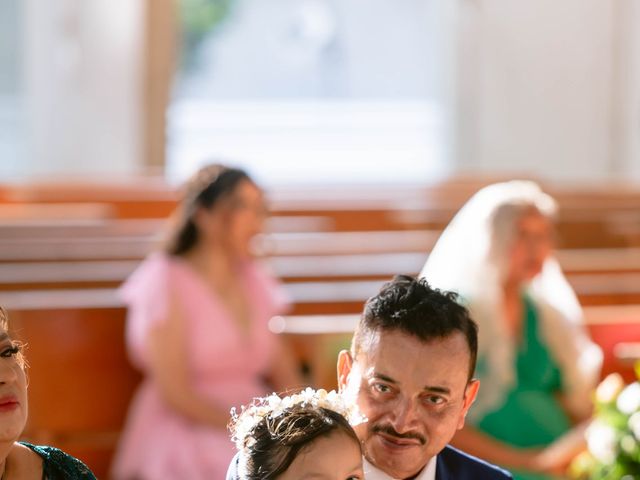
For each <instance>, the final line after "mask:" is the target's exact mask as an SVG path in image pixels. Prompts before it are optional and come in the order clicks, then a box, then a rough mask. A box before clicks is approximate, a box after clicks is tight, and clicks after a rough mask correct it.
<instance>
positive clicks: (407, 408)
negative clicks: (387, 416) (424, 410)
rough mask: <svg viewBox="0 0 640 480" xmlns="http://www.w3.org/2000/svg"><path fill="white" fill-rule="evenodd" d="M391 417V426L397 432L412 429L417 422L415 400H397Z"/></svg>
mask: <svg viewBox="0 0 640 480" xmlns="http://www.w3.org/2000/svg"><path fill="white" fill-rule="evenodd" d="M394 413H395V415H394V417H393V428H394V429H395V430H396V432H398V433H404V432H407V431H409V430H412V429H414V427H415V426H416V424H417V422H418V413H419V411H418V404H417V402H416V401H415V400H411V399H403V400H401V401H399V402H398V405H397V406H396V409H395V412H394Z"/></svg>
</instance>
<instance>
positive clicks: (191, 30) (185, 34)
mask: <svg viewBox="0 0 640 480" xmlns="http://www.w3.org/2000/svg"><path fill="white" fill-rule="evenodd" d="M232 4H233V0H180V21H181V26H182V59H183V67H186V68H188V67H189V66H192V65H193V62H194V61H195V57H196V54H197V50H198V47H199V46H200V44H201V43H202V41H203V40H204V39H205V38H206V37H207V36H208V35H209V34H211V33H213V32H215V31H216V30H217V29H218V28H219V27H220V26H221V25H222V24H223V23H224V20H225V19H226V18H227V17H228V16H229V13H230V11H231V7H232Z"/></svg>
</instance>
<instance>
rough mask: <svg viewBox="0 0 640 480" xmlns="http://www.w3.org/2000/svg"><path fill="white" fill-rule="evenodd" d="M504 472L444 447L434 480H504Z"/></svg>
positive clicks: (506, 476) (438, 460)
mask: <svg viewBox="0 0 640 480" xmlns="http://www.w3.org/2000/svg"><path fill="white" fill-rule="evenodd" d="M508 478H512V477H511V474H510V473H509V472H507V471H506V470H503V469H501V468H498V467H496V466H495V465H491V464H490V463H487V462H485V461H484V460H480V459H478V458H476V457H472V456H471V455H467V454H466V453H464V452H461V451H460V450H457V449H455V448H453V447H449V446H447V447H445V448H444V450H442V451H441V452H440V453H439V454H438V457H437V462H436V480H493V479H495V480H506V479H508Z"/></svg>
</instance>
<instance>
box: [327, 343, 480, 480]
mask: <svg viewBox="0 0 640 480" xmlns="http://www.w3.org/2000/svg"><path fill="white" fill-rule="evenodd" d="M469 361H470V352H469V347H468V346H467V342H466V339H465V337H464V335H463V334H462V333H461V332H456V333H453V334H451V335H450V336H448V337H445V338H442V339H434V340H431V341H428V342H422V341H421V340H420V339H419V338H417V337H414V336H411V335H407V334H405V333H402V332H399V331H386V332H374V333H372V334H371V336H370V337H369V338H368V339H364V341H363V345H362V349H361V351H360V352H359V353H358V355H357V357H356V358H352V357H351V354H350V353H349V352H346V351H343V352H341V353H340V357H339V359H338V377H339V378H338V381H339V383H340V388H341V390H342V391H343V392H344V394H345V395H346V397H347V401H353V402H356V403H357V404H358V406H359V407H360V410H361V411H362V413H363V414H364V415H365V416H366V417H367V418H368V421H367V422H365V423H363V424H361V425H359V426H357V427H356V432H357V433H358V437H359V438H360V440H361V441H362V444H363V447H364V453H365V457H366V458H367V460H368V461H369V462H370V463H371V464H373V465H375V466H376V467H377V468H379V469H381V470H383V471H384V472H386V473H387V474H388V475H390V476H392V477H394V478H408V477H411V476H413V475H416V474H417V473H418V472H419V471H420V470H421V469H422V468H423V467H424V466H425V465H426V464H427V463H428V462H429V460H430V459H431V458H432V457H433V456H435V455H437V454H438V453H439V452H440V451H441V450H442V449H443V448H444V447H445V445H446V444H447V443H448V442H449V441H450V440H451V438H452V437H453V435H454V434H455V432H456V431H457V430H458V429H460V428H462V427H463V426H464V418H465V415H466V413H467V410H468V409H469V407H470V406H471V403H472V402H473V400H474V399H475V396H476V393H477V390H478V382H477V381H472V382H468V381H467V378H468V372H469Z"/></svg>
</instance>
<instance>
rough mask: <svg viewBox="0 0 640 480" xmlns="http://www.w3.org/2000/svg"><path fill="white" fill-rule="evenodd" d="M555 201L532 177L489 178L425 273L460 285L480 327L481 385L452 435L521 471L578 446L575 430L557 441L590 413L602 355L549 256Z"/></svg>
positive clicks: (538, 471) (537, 473)
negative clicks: (573, 440)
mask: <svg viewBox="0 0 640 480" xmlns="http://www.w3.org/2000/svg"><path fill="white" fill-rule="evenodd" d="M555 209H556V205H555V202H554V201H553V199H552V198H551V197H550V196H549V195H547V194H545V193H543V192H542V191H541V190H540V189H539V188H538V186H537V185H536V184H534V183H532V182H524V181H512V182H505V183H498V184H493V185H490V186H487V187H485V188H483V189H482V190H480V191H479V192H478V193H476V194H475V195H474V196H473V197H472V198H471V199H470V200H469V201H468V202H467V203H466V204H465V205H464V206H463V207H462V209H461V210H460V211H459V212H458V213H457V214H456V216H455V217H454V218H453V220H452V221H451V223H450V224H449V226H448V227H447V228H446V229H445V230H444V232H443V233H442V235H441V236H440V239H439V240H438V243H437V244H436V245H435V247H434V248H433V250H432V251H431V253H430V255H429V259H428V260H427V263H426V265H425V266H424V268H423V270H422V272H421V276H424V277H425V278H427V279H428V280H429V282H431V283H432V285H434V286H436V287H438V288H442V289H446V290H454V291H457V292H459V293H460V294H461V295H462V296H463V297H464V300H465V302H466V303H468V306H469V308H470V311H471V314H472V317H473V318H474V320H475V321H476V322H477V323H478V326H479V352H478V367H477V369H476V375H477V378H479V379H480V383H481V386H480V392H479V394H478V397H477V400H476V402H475V404H474V406H473V407H472V408H471V410H470V413H469V424H470V425H469V426H468V427H466V428H465V429H464V430H463V431H462V432H460V433H459V434H458V435H457V436H456V437H455V440H454V442H455V444H456V445H457V446H459V447H460V448H462V449H463V450H465V451H467V452H469V453H472V454H475V455H477V456H479V457H481V458H484V459H487V460H489V461H491V462H495V463H498V464H501V465H502V466H504V467H506V468H509V469H512V470H513V472H514V474H515V475H516V478H520V479H544V478H551V477H550V476H546V475H544V474H545V473H548V474H549V475H551V474H553V473H556V474H562V473H563V472H564V471H565V470H566V468H567V466H568V465H569V463H570V462H571V460H572V459H573V457H574V456H575V455H576V453H577V452H579V451H580V446H581V445H580V442H579V438H578V442H577V443H575V444H574V445H570V444H567V443H568V442H567V440H566V439H563V440H562V443H563V444H564V447H563V448H558V447H557V446H556V445H554V442H556V441H558V440H560V439H561V438H562V437H563V436H565V435H566V434H567V433H568V432H569V431H570V430H571V429H572V428H573V427H574V426H575V425H576V424H577V423H579V422H582V421H583V420H586V419H587V418H589V415H590V414H591V411H592V393H593V390H594V388H595V386H596V383H597V380H598V378H599V377H598V375H599V372H600V366H601V362H602V353H601V352H600V349H599V348H598V347H597V346H595V345H594V344H593V343H592V342H591V341H590V340H589V338H588V336H587V334H586V331H585V328H584V324H583V322H584V319H583V316H582V310H581V308H580V305H579V304H578V301H577V298H576V295H575V293H574V292H573V290H572V289H571V287H570V286H569V284H568V283H567V281H566V279H565V277H564V275H563V274H562V271H561V269H560V267H559V265H558V263H557V261H556V260H555V258H554V257H553V254H552V251H553V238H554V232H553V218H554V214H555ZM519 472H520V473H519Z"/></svg>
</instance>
